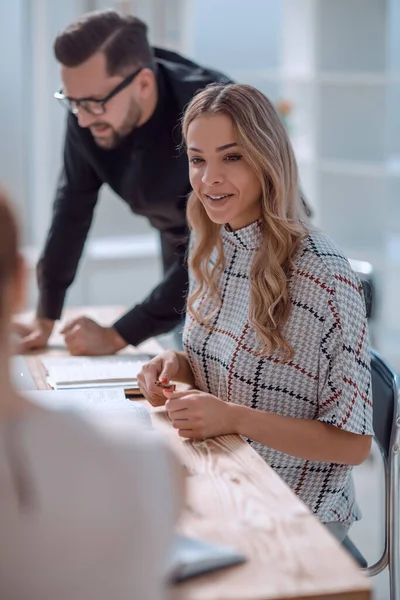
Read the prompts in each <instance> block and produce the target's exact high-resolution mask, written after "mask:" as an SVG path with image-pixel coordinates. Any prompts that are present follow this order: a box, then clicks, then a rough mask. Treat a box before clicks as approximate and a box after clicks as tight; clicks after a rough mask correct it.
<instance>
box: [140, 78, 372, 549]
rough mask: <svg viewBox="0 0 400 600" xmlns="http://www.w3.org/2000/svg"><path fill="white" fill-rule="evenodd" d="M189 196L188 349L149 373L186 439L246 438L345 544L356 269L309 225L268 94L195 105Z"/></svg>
mask: <svg viewBox="0 0 400 600" xmlns="http://www.w3.org/2000/svg"><path fill="white" fill-rule="evenodd" d="M183 133H184V139H185V141H186V145H187V152H188V157H189V171H190V180H191V184H192V188H193V192H192V193H191V195H190V198H189V203H188V220H189V224H190V227H191V230H192V231H191V243H190V251H189V261H188V264H189V296H188V300H187V316H186V323H185V328H184V343H185V352H183V353H173V352H172V353H171V351H170V352H168V353H165V355H161V356H159V357H158V358H157V359H156V360H155V361H151V362H150V363H149V364H148V365H147V366H146V367H145V368H144V369H143V373H142V374H141V375H140V381H141V386H142V387H143V390H144V392H145V393H146V395H147V397H148V398H149V399H150V401H153V402H157V403H159V401H160V392H159V390H158V389H156V386H154V381H156V380H157V379H158V378H160V377H162V378H163V379H165V380H166V383H168V381H169V380H170V379H172V380H177V381H184V382H186V383H187V384H189V386H190V388H191V389H190V390H188V391H183V392H179V391H174V392H171V391H164V393H163V395H164V397H165V398H167V401H166V408H167V410H168V413H169V416H170V418H171V420H172V422H173V424H174V427H176V428H177V429H179V432H180V435H182V436H183V437H188V438H200V439H202V438H207V437H214V436H217V435H223V434H229V433H237V434H239V435H241V436H243V437H244V438H245V439H247V440H248V441H249V443H250V444H251V445H252V446H253V447H254V448H255V449H256V450H257V452H259V454H260V455H261V456H262V457H263V458H264V460H266V461H267V462H268V464H269V465H271V466H272V467H273V468H274V469H275V470H276V471H277V473H278V474H279V475H280V476H281V477H282V478H283V479H284V481H285V482H286V483H287V484H288V485H289V486H290V487H291V488H292V489H293V490H294V492H295V493H296V494H298V495H299V496H300V497H301V498H302V500H303V501H304V502H305V503H306V504H307V505H308V506H309V508H310V509H311V510H312V511H313V512H314V513H315V514H316V515H317V516H318V517H319V519H320V520H321V521H322V522H323V523H326V524H327V525H328V526H329V529H330V530H331V531H332V532H333V533H334V534H335V535H336V536H337V538H338V539H343V538H344V537H345V535H346V534H347V530H348V528H349V527H350V525H351V523H352V522H353V521H355V520H357V519H359V518H360V512H359V509H358V506H357V503H356V502H355V497H354V489H353V483H352V478H351V467H352V465H356V464H359V463H360V462H362V461H363V460H364V458H366V456H367V455H368V452H369V449H370V445H371V437H372V433H373V431H372V405H371V381H370V365H369V348H368V335H367V325H366V314H365V305H364V300H363V296H362V287H361V285H360V282H359V281H358V279H357V276H356V275H355V273H353V271H352V270H351V268H350V265H349V263H348V261H347V260H346V258H345V257H344V256H343V255H342V254H341V252H340V250H339V249H338V248H336V246H335V245H334V244H333V242H332V241H331V240H329V238H327V236H325V235H324V234H323V233H322V232H320V231H317V230H315V229H314V228H313V227H312V226H311V225H309V224H308V223H307V221H306V217H305V216H304V214H303V212H302V203H301V199H300V195H299V190H298V175H297V166H296V161H295V158H294V154H293V150H292V147H291V144H290V142H289V139H288V136H287V133H286V131H285V128H284V127H283V125H282V123H281V121H280V119H279V117H278V115H277V113H276V112H275V110H274V108H273V106H272V104H271V103H270V102H269V100H268V99H267V98H266V97H265V96H263V94H262V93H261V92H259V91H258V90H256V89H254V88H252V87H250V86H247V85H239V84H231V85H225V86H224V85H212V86H209V87H207V88H206V89H204V90H203V91H201V92H199V94H197V96H195V97H194V99H193V100H192V102H191V103H190V104H189V106H188V107H187V109H186V112H185V115H184V119H183Z"/></svg>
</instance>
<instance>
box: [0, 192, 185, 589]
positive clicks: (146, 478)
mask: <svg viewBox="0 0 400 600" xmlns="http://www.w3.org/2000/svg"><path fill="white" fill-rule="evenodd" d="M17 238H18V236H17V229H16V224H15V220H14V217H13V214H12V211H11V209H10V206H9V203H8V202H7V200H6V198H5V197H4V194H2V193H1V192H0V330H1V331H0V530H1V542H0V598H2V599H4V600H25V599H26V600H28V599H29V600H111V599H112V600H128V599H129V600H134V599H138V600H139V599H140V600H145V599H149V600H160V599H162V598H163V597H164V582H163V575H162V573H163V568H164V563H165V558H166V554H167V552H168V548H169V545H170V543H171V539H172V534H173V527H174V522H175V519H176V518H177V516H178V512H179V504H180V498H179V496H180V493H179V492H177V489H178V490H179V489H180V486H179V485H177V481H176V478H175V477H174V475H177V474H178V471H179V468H178V466H177V465H176V464H175V460H174V458H173V456H172V455H171V454H170V452H169V451H168V449H167V448H166V447H165V445H164V442H163V440H162V439H161V438H160V437H158V434H156V433H155V432H146V433H145V432H141V431H140V430H135V429H134V427H135V424H134V423H133V422H132V423H131V422H130V417H131V416H132V418H133V413H129V411H124V414H123V417H124V428H123V430H122V429H121V427H120V426H118V428H116V427H113V428H112V427H110V428H109V430H108V432H107V430H104V427H102V428H101V429H102V431H100V428H99V427H95V426H93V424H92V425H90V424H89V422H88V421H87V420H85V418H84V416H82V415H81V414H79V413H74V412H73V411H66V410H65V411H57V412H56V411H54V412H53V411H51V410H47V409H44V408H42V407H39V406H36V405H34V404H32V403H31V402H29V401H28V400H27V399H25V398H23V397H22V396H20V395H19V394H18V393H17V392H16V390H15V389H13V386H12V383H11V381H10V375H9V360H10V354H11V341H10V338H11V336H10V330H11V317H12V315H13V313H14V312H15V311H16V310H17V309H18V308H20V307H21V303H22V299H23V289H24V280H25V275H24V267H23V263H22V260H21V258H20V257H19V255H18V239H17ZM111 425H116V423H113V422H112V420H111ZM131 425H132V427H131ZM116 434H118V435H116ZM126 434H129V435H126ZM160 498H162V511H161V510H158V502H159V499H160Z"/></svg>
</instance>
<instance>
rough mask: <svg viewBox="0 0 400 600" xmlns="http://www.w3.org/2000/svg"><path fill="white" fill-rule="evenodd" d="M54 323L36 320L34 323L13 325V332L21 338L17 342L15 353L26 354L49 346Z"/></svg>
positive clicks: (47, 320) (16, 323)
mask: <svg viewBox="0 0 400 600" xmlns="http://www.w3.org/2000/svg"><path fill="white" fill-rule="evenodd" d="M53 327H54V321H52V320H50V319H39V318H37V319H35V320H34V321H33V322H32V323H28V324H25V323H18V322H15V323H13V326H12V331H13V333H15V334H16V335H17V336H19V337H20V339H19V340H17V341H16V347H15V352H16V353H18V354H24V353H25V352H29V351H31V350H39V349H41V348H44V347H45V346H46V345H47V342H48V340H49V337H50V335H51V332H52V331H53Z"/></svg>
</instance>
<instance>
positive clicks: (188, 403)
mask: <svg viewBox="0 0 400 600" xmlns="http://www.w3.org/2000/svg"><path fill="white" fill-rule="evenodd" d="M164 394H165V397H166V398H167V402H166V403H165V408H166V409H167V411H168V415H169V417H170V419H171V421H172V425H173V427H174V428H175V429H178V433H179V435H180V436H182V437H185V438H191V439H200V440H202V439H205V438H211V437H216V436H218V435H226V434H229V433H234V426H233V414H232V413H233V405H231V404H228V403H227V402H224V401H223V400H220V399H219V398H217V397H216V396H213V395H212V394H207V393H206V392H201V391H200V390H187V391H185V392H168V391H167V390H165V391H164Z"/></svg>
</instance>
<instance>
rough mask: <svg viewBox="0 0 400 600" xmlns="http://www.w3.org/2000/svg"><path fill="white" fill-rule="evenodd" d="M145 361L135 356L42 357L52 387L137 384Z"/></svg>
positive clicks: (127, 385) (135, 385) (133, 385)
mask: <svg viewBox="0 0 400 600" xmlns="http://www.w3.org/2000/svg"><path fill="white" fill-rule="evenodd" d="M144 362H145V361H143V360H138V359H137V358H136V357H135V356H129V355H121V356H120V355H115V356H101V357H86V356H85V357H81V356H79V357H58V358H46V359H43V364H44V367H45V369H46V370H47V374H48V375H47V380H48V382H49V384H50V385H51V387H53V388H54V389H58V390H61V389H70V388H85V387H90V388H93V387H102V386H106V387H124V388H128V387H132V388H136V387H137V375H138V373H139V372H140V370H141V369H142V366H143V364H144Z"/></svg>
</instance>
